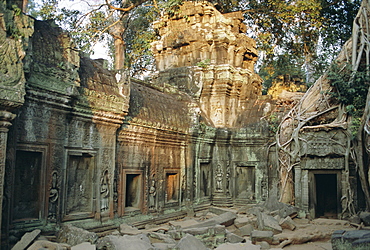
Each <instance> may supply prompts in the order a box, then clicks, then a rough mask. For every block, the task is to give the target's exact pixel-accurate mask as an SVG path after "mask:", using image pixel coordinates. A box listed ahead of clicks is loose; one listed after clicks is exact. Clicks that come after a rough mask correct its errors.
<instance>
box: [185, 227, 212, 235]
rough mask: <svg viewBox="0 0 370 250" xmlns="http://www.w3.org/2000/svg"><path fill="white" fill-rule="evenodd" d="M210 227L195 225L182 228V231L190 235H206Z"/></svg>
mask: <svg viewBox="0 0 370 250" xmlns="http://www.w3.org/2000/svg"><path fill="white" fill-rule="evenodd" d="M209 228H210V227H199V228H198V227H195V228H187V229H184V230H183V232H184V233H187V234H191V235H194V236H196V235H207V234H208V233H209Z"/></svg>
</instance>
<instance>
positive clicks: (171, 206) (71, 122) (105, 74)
mask: <svg viewBox="0 0 370 250" xmlns="http://www.w3.org/2000/svg"><path fill="white" fill-rule="evenodd" d="M6 2H7V1H4V0H2V1H0V44H1V46H0V51H1V55H2V56H3V57H4V59H3V60H0V70H1V71H0V77H1V82H0V89H1V91H0V121H1V123H0V125H1V128H0V177H1V178H0V184H4V185H1V189H0V194H1V196H2V197H3V199H1V200H0V203H1V201H2V208H3V209H2V221H1V234H2V242H3V244H5V245H9V244H14V243H15V242H16V241H17V239H19V238H20V237H21V236H22V235H23V234H24V232H27V231H30V230H33V229H35V228H40V229H42V230H44V231H50V232H52V231H54V230H56V228H57V227H58V226H60V225H61V224H64V223H73V224H74V225H78V226H80V227H83V228H86V229H96V228H103V227H105V228H109V227H110V226H112V225H116V224H117V223H120V222H122V221H129V222H131V223H132V224H133V225H135V226H138V227H140V226H144V225H145V224H147V223H149V222H150V223H159V222H163V221H166V220H169V219H173V218H181V217H184V216H185V215H187V214H191V213H192V212H194V211H199V210H202V209H205V208H207V207H209V206H211V205H213V206H221V207H231V206H238V205H245V204H256V203H258V202H261V201H265V200H266V199H267V197H268V196H271V195H276V192H277V189H276V186H277V184H278V183H279V179H278V173H277V166H276V155H275V152H274V148H273V147H268V145H270V144H271V143H272V141H273V136H274V135H273V133H271V131H270V130H269V124H268V121H267V120H268V119H267V118H268V116H269V115H270V114H271V112H272V111H276V112H277V113H279V114H282V113H284V112H285V111H286V107H284V106H279V101H276V100H273V99H270V98H269V97H267V96H262V94H261V83H262V80H261V78H260V77H259V76H258V75H257V74H256V73H255V72H254V63H255V61H256V59H257V51H256V44H255V42H254V40H253V39H251V38H249V37H247V36H246V35H245V32H246V29H247V27H246V26H245V25H244V24H243V15H242V13H240V12H233V13H228V14H221V13H220V12H218V11H217V10H216V9H215V8H214V7H213V6H212V5H211V4H209V3H206V2H186V3H184V5H182V6H181V8H180V12H179V13H180V14H177V15H175V16H173V17H165V18H164V19H163V20H161V21H160V22H157V23H155V24H154V28H155V29H157V30H158V32H159V34H160V40H159V41H157V42H155V43H153V45H152V51H153V54H154V57H155V59H156V67H157V72H156V73H155V74H153V75H152V76H151V77H150V78H148V79H146V80H145V81H141V80H137V79H133V78H128V77H120V78H119V77H116V76H117V74H116V73H117V72H114V71H109V70H107V69H106V68H105V67H104V65H105V64H104V61H103V60H92V59H89V58H87V57H84V56H83V55H82V54H81V53H79V52H78V51H76V50H75V48H74V44H73V41H72V40H71V38H70V37H69V35H68V33H66V32H64V31H63V30H62V29H61V28H59V27H57V26H56V25H55V24H54V23H53V22H51V21H37V20H33V19H32V18H30V17H28V16H25V15H22V14H16V13H15V11H14V10H11V8H7V5H6ZM6 27H8V28H6ZM9 27H10V28H9ZM9 30H12V31H14V32H19V34H18V35H19V36H16V34H15V33H12V35H11V34H10V33H9V32H10V31H9ZM117 79H118V80H117ZM317 136H318V135H317ZM337 136H341V135H340V134H338V135H337ZM321 138H322V137H320V138H318V139H317V140H315V138H307V140H309V141H312V143H311V144H309V145H306V146H307V147H308V149H307V152H308V153H307V158H305V161H304V162H305V166H303V167H302V173H301V174H300V172H299V173H298V172H296V175H297V176H300V178H310V177H309V176H307V171H306V172H304V171H303V169H305V170H308V174H309V173H310V171H311V169H317V170H315V171H316V172H312V173H314V174H315V175H318V176H317V178H316V182H317V183H321V184H317V185H316V186H315V187H313V188H314V189H315V188H320V187H319V185H322V184H323V181H322V180H321V179H320V178H321V175H324V174H329V175H330V176H329V177H330V180H331V181H330V182H331V183H330V184H331V185H332V186H333V187H334V186H336V187H335V191H334V190H333V191H330V192H332V193H328V195H333V194H334V195H335V196H336V197H340V196H341V194H340V192H341V191H340V189H338V188H337V186H338V187H339V184H340V183H341V182H340V181H341V179H340V173H341V171H342V168H341V167H340V166H342V165H343V162H342V160H341V158H335V159H334V160H333V161H331V160H330V159H328V158H325V159H324V158H320V159H321V160H320V161H318V162H319V163H320V164H321V165H320V164H319V165H318V163H317V162H315V163H312V162H311V161H312V157H309V156H312V155H315V156H317V157H326V156H328V154H324V155H322V154H323V151H322V148H323V146H324V144H325V142H324V141H323V140H322V139H321ZM320 143H321V144H320ZM333 150H337V151H338V152H337V151H335V152H332V153H333V154H337V155H340V154H341V153H342V151H341V150H342V149H341V148H337V149H333ZM332 153H330V154H331V155H332ZM330 154H329V155H330ZM328 162H330V164H329V163H328ZM323 165H325V168H321V167H318V168H316V167H315V166H323ZM326 169H328V172H325V171H326ZM307 183H308V182H303V184H302V185H303V186H302V187H301V186H299V185H300V184H299V183H297V188H298V189H299V190H300V191H299V192H300V193H299V196H298V198H297V202H298V204H299V205H302V206H301V207H300V209H301V210H302V212H303V213H305V214H309V213H310V211H309V208H310V207H309V206H314V203H312V201H311V200H310V199H311V198H312V197H311V196H310V195H311V194H310V195H309V194H308V192H311V191H309V189H308V188H309V187H308V186H307V187H306V186H305V185H308V184H307ZM310 185H315V184H313V182H311V184H310ZM353 185H354V186H355V187H357V186H356V185H357V184H356V183H355V182H353ZM303 187H305V188H303ZM328 192H329V191H328ZM297 194H298V192H297ZM333 202H335V205H334V207H335V213H336V214H339V213H340V212H341V209H340V204H339V201H337V200H335V201H333ZM307 203H308V204H307ZM313 216H315V214H313Z"/></svg>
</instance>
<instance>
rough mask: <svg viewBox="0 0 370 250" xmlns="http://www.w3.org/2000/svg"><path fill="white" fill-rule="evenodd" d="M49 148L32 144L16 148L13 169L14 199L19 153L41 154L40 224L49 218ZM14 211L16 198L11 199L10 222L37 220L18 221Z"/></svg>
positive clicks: (12, 192)
mask: <svg viewBox="0 0 370 250" xmlns="http://www.w3.org/2000/svg"><path fill="white" fill-rule="evenodd" d="M48 150H49V147H48V145H33V144H32V145H31V144H18V145H17V147H16V152H15V156H14V157H15V158H14V169H13V180H12V183H13V185H12V188H11V194H12V197H14V191H15V190H14V188H15V187H14V184H15V183H14V182H15V172H16V169H15V168H16V164H17V163H16V162H17V159H16V158H17V152H19V151H25V152H35V153H41V169H40V186H39V218H37V219H36V221H38V222H40V223H41V222H42V220H45V219H46V216H47V210H48V202H47V197H46V195H47V192H46V186H47V182H46V181H47V177H46V176H47V169H46V166H47V165H48V164H47V160H48V159H47V156H48V155H49V153H48ZM13 209H14V198H12V199H11V213H10V219H11V220H10V221H11V222H12V224H13V223H14V224H17V223H18V222H20V223H24V222H25V221H35V219H33V218H32V219H26V218H25V219H17V220H15V219H14V218H13V212H12V211H13Z"/></svg>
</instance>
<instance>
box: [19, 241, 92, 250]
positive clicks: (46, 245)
mask: <svg viewBox="0 0 370 250" xmlns="http://www.w3.org/2000/svg"><path fill="white" fill-rule="evenodd" d="M24 249H25V248H24ZM40 249H50V250H69V249H73V248H71V247H70V245H68V244H63V243H56V242H51V241H47V240H37V241H35V242H34V243H33V244H32V245H31V246H30V247H29V248H27V250H40ZM80 249H81V248H80ZM83 249H86V250H90V249H89V248H83ZM94 249H95V248H94ZM76 250H78V249H76ZM81 250H82V249H81ZM91 250H92V249H91Z"/></svg>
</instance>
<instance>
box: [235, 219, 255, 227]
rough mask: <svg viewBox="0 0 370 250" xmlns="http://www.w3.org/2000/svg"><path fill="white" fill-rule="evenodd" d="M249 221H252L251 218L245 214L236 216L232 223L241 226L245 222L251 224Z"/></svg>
mask: <svg viewBox="0 0 370 250" xmlns="http://www.w3.org/2000/svg"><path fill="white" fill-rule="evenodd" d="M251 223H252V221H251V219H250V218H249V217H247V216H238V217H237V218H236V219H235V221H234V225H235V226H236V227H237V228H240V227H243V226H245V225H247V224H251Z"/></svg>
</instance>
